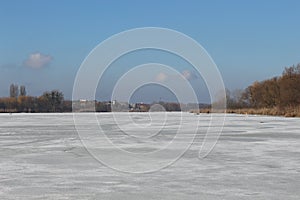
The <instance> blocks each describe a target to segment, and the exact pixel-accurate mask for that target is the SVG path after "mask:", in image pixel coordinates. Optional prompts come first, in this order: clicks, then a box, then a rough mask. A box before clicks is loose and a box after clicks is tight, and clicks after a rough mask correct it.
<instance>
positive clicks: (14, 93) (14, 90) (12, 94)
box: [9, 84, 19, 98]
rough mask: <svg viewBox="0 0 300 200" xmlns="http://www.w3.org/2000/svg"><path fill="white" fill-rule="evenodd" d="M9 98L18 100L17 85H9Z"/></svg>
mask: <svg viewBox="0 0 300 200" xmlns="http://www.w3.org/2000/svg"><path fill="white" fill-rule="evenodd" d="M9 92H10V97H12V98H18V96H19V87H18V85H17V84H11V85H10V90H9Z"/></svg>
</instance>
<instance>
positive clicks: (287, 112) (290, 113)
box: [191, 106, 300, 117]
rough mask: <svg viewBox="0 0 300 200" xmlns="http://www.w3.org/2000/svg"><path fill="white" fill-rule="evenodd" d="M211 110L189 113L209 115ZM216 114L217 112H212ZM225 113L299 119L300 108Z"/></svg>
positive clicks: (237, 110) (246, 109)
mask: <svg viewBox="0 0 300 200" xmlns="http://www.w3.org/2000/svg"><path fill="white" fill-rule="evenodd" d="M211 112H212V110H211V109H208V108H207V109H200V110H192V111H191V113H196V114H199V113H211ZM213 112H218V111H213ZM226 113H235V114H245V115H247V114H248V115H270V116H284V117H300V106H299V107H295V108H241V109H227V110H226Z"/></svg>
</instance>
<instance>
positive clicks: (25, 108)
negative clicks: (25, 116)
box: [0, 84, 72, 112]
mask: <svg viewBox="0 0 300 200" xmlns="http://www.w3.org/2000/svg"><path fill="white" fill-rule="evenodd" d="M9 89H10V90H9V92H10V96H9V97H3V98H0V112H63V111H65V112H66V111H69V112H71V111H72V104H71V102H70V101H65V100H64V95H63V93H62V92H60V91H58V90H52V91H46V92H44V93H43V94H42V95H41V96H38V97H34V96H27V93H26V87H25V86H24V85H21V86H20V87H19V86H18V85H17V84H11V85H10V88H9Z"/></svg>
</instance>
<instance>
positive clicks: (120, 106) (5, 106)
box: [0, 84, 209, 113]
mask: <svg viewBox="0 0 300 200" xmlns="http://www.w3.org/2000/svg"><path fill="white" fill-rule="evenodd" d="M9 93H10V95H9V97H3V98H0V112H6V113H15V112H32V113H40V112H43V113H44V112H72V111H74V112H111V111H119V112H124V111H125V112H126V111H132V112H148V111H149V110H150V108H151V106H152V105H154V104H160V105H161V106H162V107H163V108H164V110H166V111H189V110H190V109H191V108H195V106H199V107H201V108H202V107H208V106H209V105H207V104H197V105H193V104H180V103H177V102H153V103H149V104H147V103H134V104H129V103H126V102H117V101H103V102H99V101H96V100H94V101H87V100H79V101H70V100H65V99H64V94H63V93H62V92H61V91H59V90H52V91H46V92H44V93H43V94H42V95H41V96H38V97H35V96H29V95H27V92H26V87H25V86H24V85H21V86H20V87H19V86H18V85H17V84H11V85H10V88H9Z"/></svg>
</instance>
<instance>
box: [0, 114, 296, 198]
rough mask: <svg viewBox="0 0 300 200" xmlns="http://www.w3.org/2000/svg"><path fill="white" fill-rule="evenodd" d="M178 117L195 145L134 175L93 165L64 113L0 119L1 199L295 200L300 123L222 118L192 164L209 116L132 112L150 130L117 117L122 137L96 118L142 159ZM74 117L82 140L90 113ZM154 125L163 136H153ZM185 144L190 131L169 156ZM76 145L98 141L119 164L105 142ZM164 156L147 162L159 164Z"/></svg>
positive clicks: (167, 136)
mask: <svg viewBox="0 0 300 200" xmlns="http://www.w3.org/2000/svg"><path fill="white" fill-rule="evenodd" d="M181 114H182V116H183V119H184V120H183V121H182V123H183V125H184V127H193V126H194V125H195V124H194V122H195V120H196V119H199V120H200V124H199V127H200V128H199V131H198V132H197V136H196V138H195V141H194V142H193V144H192V145H191V146H190V148H189V149H188V150H187V151H186V152H185V154H184V155H182V156H181V157H180V158H179V159H178V160H177V161H176V162H175V163H173V164H172V165H169V166H167V167H165V168H163V169H160V170H156V171H155V172H152V173H141V174H133V173H125V172H120V171H116V170H113V169H111V168H110V167H109V166H106V165H104V164H102V162H99V161H98V160H96V159H95V158H94V156H92V155H91V154H90V153H89V152H88V151H87V150H86V148H85V147H84V146H83V144H82V142H81V140H80V138H79V135H78V133H77V131H76V129H75V126H74V121H73V115H72V114H71V113H69V114H12V115H9V114H0V199H1V200H2V199H3V200H4V199H125V200H127V199H128V200H134V199H137V200H138V199H170V200H171V199H172V200H173V199H212V200H217V199H230V200H232V199H261V200H263V199H264V200H265V199H272V200H273V199H280V200H281V199H295V200H298V199H300V190H299V188H300V131H299V130H300V119H299V118H298V119H297V118H283V117H268V116H264V117H262V116H243V115H227V117H226V121H225V126H224V130H223V133H222V134H221V136H220V138H219V140H218V143H217V144H216V146H215V147H214V149H213V151H211V152H210V154H209V155H208V156H207V157H205V158H203V159H199V158H198V156H199V150H200V148H201V144H202V142H203V138H204V135H205V134H204V133H205V131H206V130H207V128H208V126H209V119H210V117H211V115H208V114H202V115H198V116H197V115H194V114H190V113H168V114H167V116H168V117H167V119H168V120H166V121H164V117H165V113H155V114H153V116H152V118H151V120H150V121H149V115H148V114H147V113H134V114H132V120H133V121H134V122H135V123H136V124H137V125H140V126H141V127H143V126H144V127H145V126H149V128H148V129H147V130H149V131H140V129H139V126H137V128H136V127H134V126H131V125H130V124H128V122H127V121H126V120H124V116H123V115H124V113H119V114H117V120H119V122H120V124H121V126H122V128H123V129H124V130H125V131H128V132H130V133H131V134H129V135H128V134H127V135H126V134H122V132H120V131H119V130H118V128H117V127H116V125H115V124H114V123H113V118H112V113H101V114H97V116H96V117H97V119H98V120H99V126H101V127H102V128H103V129H104V130H105V131H106V133H107V136H106V137H107V138H108V139H110V140H111V141H112V142H113V143H114V144H115V145H117V146H118V147H119V148H122V149H123V150H125V151H128V152H132V153H141V152H142V153H145V156H147V153H149V152H153V151H156V150H157V149H159V148H160V147H161V146H163V145H165V144H166V143H168V142H169V141H172V140H173V139H174V135H176V128H178V126H177V125H178V123H177V122H178V119H179V117H180V116H181ZM80 117H81V119H82V122H83V123H82V124H86V126H84V127H85V129H84V130H85V131H86V132H87V133H90V132H93V131H95V130H96V129H97V127H95V126H94V125H93V124H89V123H90V121H91V120H90V119H89V114H86V113H85V114H80ZM161 121H164V125H165V127H164V130H163V131H162V132H160V133H159V134H156V133H157V132H156V129H158V125H159V122H161ZM156 124H157V126H156ZM152 125H155V126H152ZM192 137H193V130H192V128H191V129H189V128H185V129H184V130H183V134H182V137H181V138H179V140H177V141H176V142H177V143H176V146H175V147H174V148H173V147H172V148H173V149H168V150H169V152H171V151H173V150H174V152H175V151H176V150H178V149H179V150H180V148H183V146H181V145H180V144H183V143H184V142H186V141H190V139H191V138H192ZM82 139H87V140H90V141H93V140H96V139H97V140H98V141H97V143H95V146H94V147H95V148H96V147H98V148H99V152H100V153H101V152H102V153H104V154H105V155H107V156H108V157H107V159H108V158H112V161H113V162H117V161H120V163H123V162H122V159H124V158H122V156H120V155H119V154H113V153H112V152H113V151H112V148H114V147H112V146H109V145H107V144H104V143H103V146H102V145H101V144H102V143H101V142H103V141H104V137H100V139H99V138H95V139H94V138H82ZM102 139H103V140H102ZM181 141H182V142H181ZM99 144H100V147H99ZM97 145H98V146H97ZM164 156H165V155H162V156H158V157H157V160H155V159H154V160H153V161H154V162H157V163H159V162H163V161H164V158H165V157H164ZM125 163H126V162H125ZM142 164H143V163H136V167H137V168H138V167H139V166H141V165H142ZM122 167H124V166H120V168H121V169H123V168H122ZM126 167H131V168H132V167H134V166H132V165H130V166H126Z"/></svg>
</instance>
